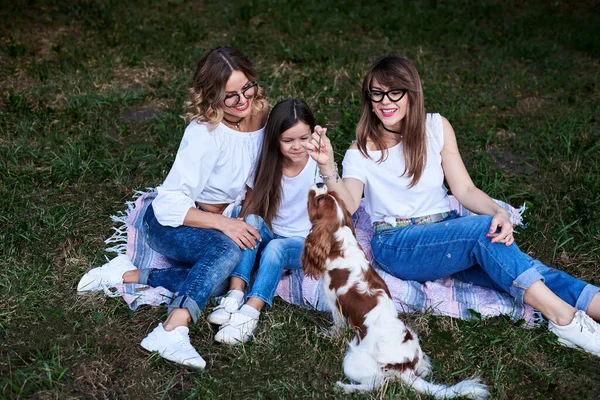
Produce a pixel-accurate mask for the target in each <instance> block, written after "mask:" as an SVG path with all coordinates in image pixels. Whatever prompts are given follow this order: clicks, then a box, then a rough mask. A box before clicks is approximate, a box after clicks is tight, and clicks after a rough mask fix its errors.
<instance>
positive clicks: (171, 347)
mask: <svg viewBox="0 0 600 400" xmlns="http://www.w3.org/2000/svg"><path fill="white" fill-rule="evenodd" d="M189 332H190V330H189V328H188V327H187V326H178V327H176V328H175V329H173V330H172V331H165V329H164V328H163V325H162V324H158V326H157V327H156V328H154V330H153V331H152V332H150V333H149V334H148V336H146V337H145V338H144V340H142V342H141V343H140V345H141V346H142V347H143V348H144V349H146V350H148V351H157V352H158V354H160V355H161V357H163V358H165V359H167V360H169V361H173V362H176V363H177V364H181V365H185V366H187V367H193V368H204V367H205V366H206V361H204V359H203V358H202V357H201V356H200V354H198V352H197V351H196V349H194V347H193V346H192V344H191V343H190V336H189Z"/></svg>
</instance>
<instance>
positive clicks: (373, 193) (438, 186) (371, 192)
mask: <svg viewBox="0 0 600 400" xmlns="http://www.w3.org/2000/svg"><path fill="white" fill-rule="evenodd" d="M426 132H427V164H426V165H425V168H424V170H423V174H422V175H421V179H420V180H419V183H417V184H416V185H415V186H413V187H412V188H410V189H409V188H408V185H409V184H410V183H411V181H412V178H408V177H406V176H401V175H402V173H403V172H404V167H405V159H404V148H403V145H402V142H400V143H398V144H397V145H396V146H394V147H391V148H389V149H388V156H387V158H386V159H385V160H384V161H382V162H381V163H377V160H379V158H380V157H381V151H380V150H369V151H368V154H369V155H370V156H371V157H372V159H369V158H366V157H364V156H363V155H362V154H361V153H360V151H359V150H358V149H348V151H346V154H345V156H344V161H343V163H342V165H343V166H344V172H343V176H344V178H355V179H358V180H359V181H361V182H362V183H364V185H365V189H364V195H365V198H364V202H365V211H366V212H367V214H369V216H370V217H371V221H372V222H376V221H383V220H385V218H386V217H391V218H414V217H421V216H424V215H430V214H436V213H441V212H446V211H449V210H450V203H449V200H448V195H447V189H446V187H445V186H444V171H443V170H442V156H441V151H442V149H443V147H444V129H443V124H442V117H441V116H440V114H427V119H426Z"/></svg>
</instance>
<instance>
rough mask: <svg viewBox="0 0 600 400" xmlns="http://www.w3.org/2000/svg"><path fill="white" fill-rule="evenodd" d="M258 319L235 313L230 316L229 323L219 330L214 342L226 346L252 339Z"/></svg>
mask: <svg viewBox="0 0 600 400" xmlns="http://www.w3.org/2000/svg"><path fill="white" fill-rule="evenodd" d="M257 325H258V318H253V317H250V316H248V315H246V314H242V313H241V312H239V311H237V312H234V313H233V314H231V318H229V321H228V322H227V323H226V324H225V325H223V326H222V327H221V329H219V331H218V332H217V334H216V335H215V341H217V342H219V343H226V344H240V343H246V342H247V341H248V340H250V338H251V337H252V334H253V333H254V330H255V329H256V326H257Z"/></svg>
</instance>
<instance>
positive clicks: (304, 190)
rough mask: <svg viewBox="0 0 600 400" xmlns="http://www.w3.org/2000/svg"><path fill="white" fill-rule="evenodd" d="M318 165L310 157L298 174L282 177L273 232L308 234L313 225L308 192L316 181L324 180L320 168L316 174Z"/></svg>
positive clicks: (283, 234) (295, 234) (281, 234)
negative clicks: (279, 199)
mask: <svg viewBox="0 0 600 400" xmlns="http://www.w3.org/2000/svg"><path fill="white" fill-rule="evenodd" d="M316 167H317V162H316V161H315V160H313V159H312V158H311V157H309V158H308V162H307V163H306V165H305V166H304V168H303V169H302V171H301V172H300V173H299V174H298V175H296V176H294V177H291V178H290V177H287V176H285V175H283V176H282V177H281V205H280V206H279V210H277V216H276V217H275V218H273V221H271V225H272V227H273V232H274V233H276V234H277V235H280V236H284V237H292V236H300V237H303V238H305V237H306V236H308V233H309V232H310V228H311V227H312V224H311V223H310V220H309V219H308V208H307V202H308V192H309V191H310V188H311V186H312V185H314V184H315V183H316V182H323V180H322V179H321V178H320V177H319V172H318V170H317V174H315V169H316ZM315 176H316V181H315Z"/></svg>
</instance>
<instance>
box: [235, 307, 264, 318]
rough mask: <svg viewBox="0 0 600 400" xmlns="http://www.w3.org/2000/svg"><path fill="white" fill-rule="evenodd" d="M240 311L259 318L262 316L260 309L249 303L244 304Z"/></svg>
mask: <svg viewBox="0 0 600 400" xmlns="http://www.w3.org/2000/svg"><path fill="white" fill-rule="evenodd" d="M239 312H240V313H242V314H244V315H247V316H248V317H250V318H254V319H258V317H260V311H258V310H257V309H256V308H254V307H252V306H249V305H248V304H244V305H243V306H242V308H240V311H239Z"/></svg>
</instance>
